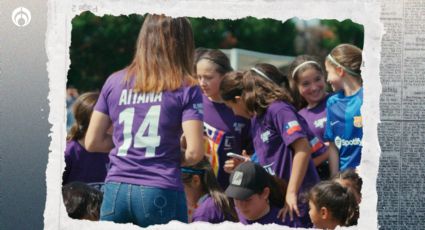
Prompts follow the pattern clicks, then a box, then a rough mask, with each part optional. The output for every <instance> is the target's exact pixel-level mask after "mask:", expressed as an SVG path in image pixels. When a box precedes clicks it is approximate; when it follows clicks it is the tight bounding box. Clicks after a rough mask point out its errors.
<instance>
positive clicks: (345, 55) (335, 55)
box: [326, 44, 362, 81]
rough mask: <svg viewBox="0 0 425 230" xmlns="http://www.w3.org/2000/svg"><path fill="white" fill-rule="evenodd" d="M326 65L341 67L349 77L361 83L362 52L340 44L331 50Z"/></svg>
mask: <svg viewBox="0 0 425 230" xmlns="http://www.w3.org/2000/svg"><path fill="white" fill-rule="evenodd" d="M326 61H327V62H328V64H330V65H332V66H334V67H342V68H343V69H344V70H345V71H346V72H347V73H348V74H349V75H351V76H353V77H357V78H359V79H360V81H361V70H360V67H361V65H362V50H361V49H360V48H358V47H357V46H354V45H351V44H341V45H338V46H337V47H335V48H333V49H332V51H331V52H330V54H329V55H328V57H327V58H326Z"/></svg>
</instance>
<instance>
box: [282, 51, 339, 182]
mask: <svg viewBox="0 0 425 230" xmlns="http://www.w3.org/2000/svg"><path fill="white" fill-rule="evenodd" d="M288 79H289V84H290V89H291V93H292V96H293V98H294V105H295V107H296V108H297V109H299V111H298V113H299V114H300V115H301V116H302V117H303V118H304V119H305V120H306V121H307V124H308V127H309V128H310V129H311V131H313V133H314V134H315V135H316V137H318V138H320V140H322V141H323V135H324V132H325V127H326V101H327V99H328V98H329V95H328V93H327V92H326V82H325V81H326V80H325V72H324V71H323V67H322V66H321V65H320V64H319V62H318V61H317V60H316V59H315V58H314V57H311V56H308V55H300V56H298V57H296V58H295V60H294V61H293V62H292V63H291V65H290V66H289V74H288ZM326 144H327V145H328V144H329V143H326ZM330 150H332V149H330ZM331 155H332V156H333V155H334V154H331ZM312 157H313V162H314V165H316V167H317V171H318V173H319V176H320V178H321V179H322V180H327V179H329V178H330V175H331V174H332V175H335V174H336V173H337V172H338V168H337V165H336V164H335V162H337V161H338V159H330V162H331V163H333V164H331V165H329V164H328V162H327V160H328V158H329V153H328V152H326V154H322V155H319V156H317V155H314V156H312ZM330 171H332V172H330Z"/></svg>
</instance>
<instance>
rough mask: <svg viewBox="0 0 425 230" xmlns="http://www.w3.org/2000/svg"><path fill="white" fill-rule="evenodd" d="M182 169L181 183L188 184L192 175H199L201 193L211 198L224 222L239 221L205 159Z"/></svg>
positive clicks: (232, 205)
mask: <svg viewBox="0 0 425 230" xmlns="http://www.w3.org/2000/svg"><path fill="white" fill-rule="evenodd" d="M184 169H185V170H183V171H182V175H181V176H182V181H183V183H190V181H192V177H193V175H199V178H200V179H201V187H202V190H203V192H204V193H206V194H209V195H210V196H211V198H212V199H213V200H214V203H215V205H217V206H218V207H219V208H220V210H221V211H222V212H223V214H224V217H225V218H226V220H229V221H233V222H237V221H239V219H238V215H237V214H236V211H235V205H234V204H233V201H232V200H231V199H229V198H228V197H227V196H226V195H225V194H224V192H223V189H222V188H221V187H220V184H219V183H218V181H217V178H216V177H215V174H214V171H213V169H212V167H211V164H210V163H209V161H208V159H207V158H206V157H204V158H203V159H202V160H201V161H200V162H199V163H197V164H196V165H193V166H190V167H184Z"/></svg>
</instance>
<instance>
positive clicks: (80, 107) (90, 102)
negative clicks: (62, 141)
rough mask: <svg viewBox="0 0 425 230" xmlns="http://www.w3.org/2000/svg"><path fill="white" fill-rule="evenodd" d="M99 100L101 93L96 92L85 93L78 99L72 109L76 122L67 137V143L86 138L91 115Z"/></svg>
mask: <svg viewBox="0 0 425 230" xmlns="http://www.w3.org/2000/svg"><path fill="white" fill-rule="evenodd" d="M98 98H99V93H96V92H88V93H84V94H82V95H81V96H79V97H78V98H77V100H76V101H75V103H74V105H73V107H72V112H73V113H74V118H75V122H74V124H73V125H72V127H71V130H70V131H69V134H68V136H67V137H66V140H67V141H70V140H80V139H82V138H84V137H85V136H86V132H87V128H88V127H89V123H90V118H91V114H92V112H93V108H94V105H95V104H96V101H97V99H98Z"/></svg>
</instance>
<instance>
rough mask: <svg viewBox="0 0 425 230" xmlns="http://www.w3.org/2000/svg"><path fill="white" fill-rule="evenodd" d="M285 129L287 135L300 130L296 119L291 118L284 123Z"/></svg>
mask: <svg viewBox="0 0 425 230" xmlns="http://www.w3.org/2000/svg"><path fill="white" fill-rule="evenodd" d="M285 130H286V133H287V134H288V135H291V134H293V133H295V132H297V131H301V126H300V124H299V123H298V121H297V120H293V121H290V122H288V124H286V125H285Z"/></svg>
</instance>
